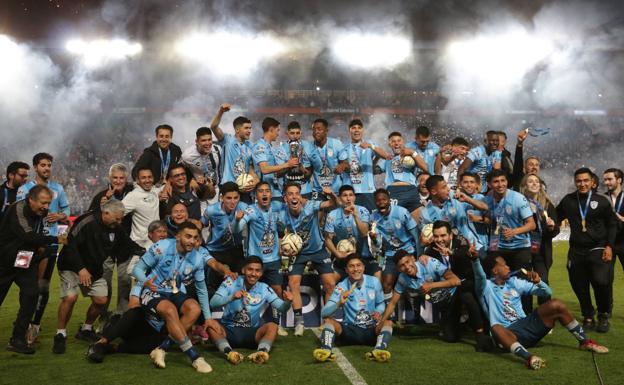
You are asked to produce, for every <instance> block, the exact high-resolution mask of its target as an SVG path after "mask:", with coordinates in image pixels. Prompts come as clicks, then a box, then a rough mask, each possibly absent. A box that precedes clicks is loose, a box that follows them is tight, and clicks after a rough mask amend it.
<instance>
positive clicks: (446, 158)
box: [435, 137, 470, 190]
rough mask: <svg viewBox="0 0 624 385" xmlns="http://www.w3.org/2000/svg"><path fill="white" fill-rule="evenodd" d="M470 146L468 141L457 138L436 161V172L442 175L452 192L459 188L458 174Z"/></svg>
mask: <svg viewBox="0 0 624 385" xmlns="http://www.w3.org/2000/svg"><path fill="white" fill-rule="evenodd" d="M469 149H470V146H469V145H468V141H466V139H464V138H461V137H457V138H455V139H453V141H452V142H451V144H450V145H448V144H447V145H445V146H443V147H442V150H440V152H439V153H438V156H436V160H435V171H436V174H437V175H442V176H443V177H444V180H445V181H446V183H447V184H448V185H449V187H450V188H451V190H455V189H456V188H457V187H458V184H459V180H458V175H457V174H458V172H459V166H461V164H462V162H463V161H464V159H466V154H467V153H468V150H469Z"/></svg>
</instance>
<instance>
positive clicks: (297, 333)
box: [294, 324, 305, 337]
mask: <svg viewBox="0 0 624 385" xmlns="http://www.w3.org/2000/svg"><path fill="white" fill-rule="evenodd" d="M304 331H305V327H304V326H303V324H297V325H295V333H294V335H295V336H297V337H301V336H303V332H304Z"/></svg>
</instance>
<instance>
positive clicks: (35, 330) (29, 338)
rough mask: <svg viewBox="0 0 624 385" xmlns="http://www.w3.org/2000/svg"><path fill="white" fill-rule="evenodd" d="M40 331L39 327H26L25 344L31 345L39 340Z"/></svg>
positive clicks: (31, 325)
mask: <svg viewBox="0 0 624 385" xmlns="http://www.w3.org/2000/svg"><path fill="white" fill-rule="evenodd" d="M40 331H41V329H40V327H39V325H36V326H35V325H33V324H30V325H28V330H27V331H26V344H28V345H32V344H34V343H35V342H36V341H37V338H39V332H40Z"/></svg>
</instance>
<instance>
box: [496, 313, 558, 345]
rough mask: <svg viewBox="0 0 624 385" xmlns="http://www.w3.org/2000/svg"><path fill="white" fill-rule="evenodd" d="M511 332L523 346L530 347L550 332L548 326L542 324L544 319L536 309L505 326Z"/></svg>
mask: <svg viewBox="0 0 624 385" xmlns="http://www.w3.org/2000/svg"><path fill="white" fill-rule="evenodd" d="M507 329H508V330H511V332H512V333H513V334H515V335H516V337H517V338H518V342H520V343H521V344H522V345H523V346H524V347H527V348H530V347H531V346H535V345H536V344H537V343H538V342H539V341H540V340H541V339H542V338H544V337H546V335H547V334H548V333H549V332H550V330H551V329H550V328H549V327H548V326H546V325H544V321H542V319H541V318H540V316H539V314H538V313H537V309H535V310H533V312H532V313H531V314H530V315H529V316H528V317H525V318H522V319H519V320H517V321H516V322H514V323H512V324H511V325H509V326H507Z"/></svg>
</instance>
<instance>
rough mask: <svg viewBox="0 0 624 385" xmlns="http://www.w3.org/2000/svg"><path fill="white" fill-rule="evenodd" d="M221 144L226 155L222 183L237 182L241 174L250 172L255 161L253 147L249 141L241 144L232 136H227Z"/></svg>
mask: <svg viewBox="0 0 624 385" xmlns="http://www.w3.org/2000/svg"><path fill="white" fill-rule="evenodd" d="M219 144H220V145H221V147H223V151H224V153H225V158H224V160H223V179H222V180H221V183H225V182H236V178H238V176H239V175H240V174H244V173H248V172H249V169H250V167H251V164H252V161H253V159H252V153H253V149H252V148H253V145H252V143H251V141H249V140H246V141H245V142H244V143H241V142H239V141H238V139H236V138H235V137H234V136H232V135H230V134H225V135H224V136H223V140H222V141H220V142H219Z"/></svg>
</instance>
